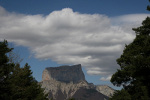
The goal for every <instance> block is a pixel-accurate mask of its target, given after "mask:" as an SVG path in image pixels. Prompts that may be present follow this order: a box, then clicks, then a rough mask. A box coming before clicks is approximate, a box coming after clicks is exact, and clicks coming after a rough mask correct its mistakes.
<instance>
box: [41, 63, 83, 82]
mask: <svg viewBox="0 0 150 100" xmlns="http://www.w3.org/2000/svg"><path fill="white" fill-rule="evenodd" d="M42 80H43V81H45V80H57V81H60V82H65V83H70V82H73V83H78V82H80V81H85V76H84V74H83V71H82V69H81V64H78V65H73V66H60V67H49V68H46V69H45V70H44V71H43V75H42Z"/></svg>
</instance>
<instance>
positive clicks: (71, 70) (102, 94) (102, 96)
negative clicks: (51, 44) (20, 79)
mask: <svg viewBox="0 0 150 100" xmlns="http://www.w3.org/2000/svg"><path fill="white" fill-rule="evenodd" d="M41 85H42V88H45V93H48V94H49V98H53V100H68V99H69V98H76V99H77V100H81V99H84V100H107V99H108V96H110V94H111V93H107V91H110V90H109V88H106V87H105V88H102V87H100V86H95V85H94V84H92V83H88V82H87V81H86V80H85V76H84V74H83V71H82V68H81V64H78V65H73V66H60V67H49V68H46V69H45V70H44V71H43V75H42V82H41ZM95 98H96V99H95Z"/></svg>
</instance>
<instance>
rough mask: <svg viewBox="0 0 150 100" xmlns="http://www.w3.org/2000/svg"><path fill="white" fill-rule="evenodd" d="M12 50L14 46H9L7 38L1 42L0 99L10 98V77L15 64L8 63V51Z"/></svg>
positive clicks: (6, 99)
mask: <svg viewBox="0 0 150 100" xmlns="http://www.w3.org/2000/svg"><path fill="white" fill-rule="evenodd" d="M11 50H12V48H8V43H7V41H6V40H4V41H3V42H0V100H9V99H10V98H9V96H8V95H9V94H10V83H9V77H10V75H11V71H12V69H13V66H14V64H11V63H8V62H9V59H8V57H7V53H8V52H10V51H11Z"/></svg>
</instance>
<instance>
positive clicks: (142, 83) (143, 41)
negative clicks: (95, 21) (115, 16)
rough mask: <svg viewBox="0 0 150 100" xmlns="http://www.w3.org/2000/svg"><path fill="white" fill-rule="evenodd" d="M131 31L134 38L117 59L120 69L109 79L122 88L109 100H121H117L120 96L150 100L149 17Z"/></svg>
mask: <svg viewBox="0 0 150 100" xmlns="http://www.w3.org/2000/svg"><path fill="white" fill-rule="evenodd" d="M133 30H134V31H135V33H136V38H135V39H134V40H133V42H132V43H130V44H129V45H126V46H125V49H124V51H123V54H122V55H121V57H120V58H119V59H117V63H118V64H119V65H120V69H118V70H117V72H116V73H115V74H113V76H112V78H111V82H112V83H113V84H114V85H116V86H123V90H121V91H118V92H117V93H116V94H114V96H113V97H112V99H111V100H123V99H119V98H121V96H120V95H122V96H127V97H131V98H130V99H131V100H150V81H149V80H150V17H147V18H146V19H145V20H144V21H143V23H142V26H140V27H138V28H133ZM115 98H118V99H115ZM130 99H126V100H130Z"/></svg>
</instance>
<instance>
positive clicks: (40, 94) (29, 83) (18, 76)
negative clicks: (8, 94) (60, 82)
mask: <svg viewBox="0 0 150 100" xmlns="http://www.w3.org/2000/svg"><path fill="white" fill-rule="evenodd" d="M10 81H11V83H12V84H11V85H12V86H11V87H12V99H13V100H47V98H46V95H44V90H43V89H42V88H41V86H40V85H39V84H38V82H37V81H36V80H35V79H34V78H33V76H32V71H31V70H30V66H29V65H28V64H25V66H24V67H23V68H20V66H19V64H17V65H16V66H15V67H14V70H13V72H12V75H11V77H10Z"/></svg>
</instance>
